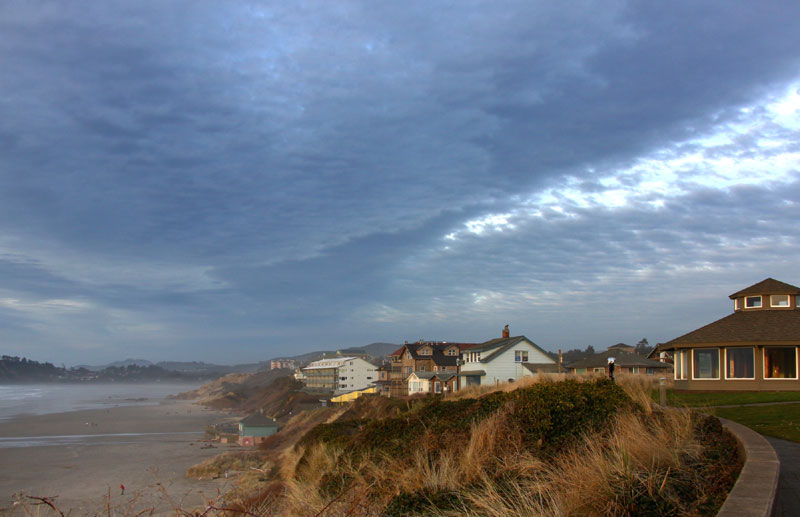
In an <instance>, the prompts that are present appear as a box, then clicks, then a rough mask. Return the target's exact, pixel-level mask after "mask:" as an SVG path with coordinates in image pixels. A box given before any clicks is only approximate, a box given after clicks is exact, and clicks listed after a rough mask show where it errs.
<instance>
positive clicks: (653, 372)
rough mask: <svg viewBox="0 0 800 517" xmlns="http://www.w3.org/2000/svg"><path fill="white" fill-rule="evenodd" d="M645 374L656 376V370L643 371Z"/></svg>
mask: <svg viewBox="0 0 800 517" xmlns="http://www.w3.org/2000/svg"><path fill="white" fill-rule="evenodd" d="M645 373H647V375H655V374H656V369H655V368H648V369H647V370H646V371H645Z"/></svg>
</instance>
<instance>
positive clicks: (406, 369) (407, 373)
mask: <svg viewBox="0 0 800 517" xmlns="http://www.w3.org/2000/svg"><path fill="white" fill-rule="evenodd" d="M405 371H406V375H411V367H410V366H406V367H405Z"/></svg>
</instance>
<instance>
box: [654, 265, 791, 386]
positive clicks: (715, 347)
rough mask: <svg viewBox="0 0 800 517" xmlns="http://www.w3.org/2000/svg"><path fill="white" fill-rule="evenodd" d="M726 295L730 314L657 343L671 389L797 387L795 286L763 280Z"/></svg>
mask: <svg viewBox="0 0 800 517" xmlns="http://www.w3.org/2000/svg"><path fill="white" fill-rule="evenodd" d="M728 298H730V299H731V300H732V301H733V314H729V315H728V316H725V317H724V318H722V319H719V320H717V321H715V322H713V323H709V324H708V325H705V326H704V327H700V328H699V329H697V330H693V331H691V332H689V333H688V334H684V335H682V336H680V337H677V338H675V339H673V340H672V341H668V342H666V343H662V344H660V345H658V348H657V351H658V352H659V353H660V352H667V353H671V354H672V358H673V363H674V370H675V373H674V378H675V389H676V390H737V391H739V390H741V391H761V390H769V391H800V379H798V372H800V365H798V356H800V354H798V347H800V287H795V286H793V285H790V284H786V283H784V282H780V281H778V280H775V279H773V278H767V279H766V280H763V281H761V282H758V283H757V284H753V285H751V286H750V287H746V288H744V289H742V290H741V291H737V292H735V293H733V294H732V295H730V296H729V297H728Z"/></svg>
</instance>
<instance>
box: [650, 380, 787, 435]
mask: <svg viewBox="0 0 800 517" xmlns="http://www.w3.org/2000/svg"><path fill="white" fill-rule="evenodd" d="M653 399H654V400H658V391H653ZM776 402H778V403H779V404H773V405H766V406H748V405H743V404H772V403H776ZM787 402H788V404H787ZM791 402H796V404H792V403H791ZM667 403H668V405H670V406H675V407H693V408H708V412H710V413H712V414H714V415H717V416H719V417H722V418H727V419H728V420H733V421H734V422H738V423H740V424H742V425H746V426H747V427H749V428H751V429H753V430H754V431H756V432H759V433H761V434H764V435H767V436H774V437H775V438H781V439H784V440H790V441H792V442H798V443H800V392H797V391H765V392H724V391H723V392H708V393H702V392H687V391H677V392H676V391H674V390H668V391H667ZM715 406H736V407H715Z"/></svg>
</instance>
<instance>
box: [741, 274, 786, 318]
mask: <svg viewBox="0 0 800 517" xmlns="http://www.w3.org/2000/svg"><path fill="white" fill-rule="evenodd" d="M729 298H730V299H731V300H733V310H734V311H737V312H738V311H751V310H787V309H797V308H798V307H800V287H795V286H793V285H790V284H786V283H784V282H780V281H778V280H775V279H774V278H767V279H766V280H763V281H761V282H759V283H757V284H753V285H751V286H750V287H747V288H745V289H742V290H741V291H738V292H735V293H733V294H732V295H730V296H729Z"/></svg>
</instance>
